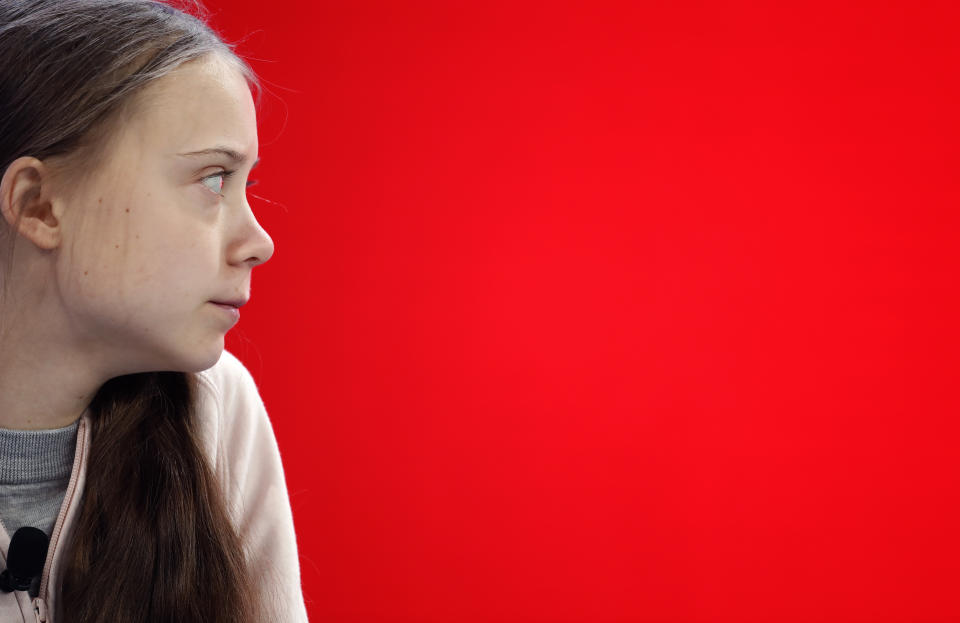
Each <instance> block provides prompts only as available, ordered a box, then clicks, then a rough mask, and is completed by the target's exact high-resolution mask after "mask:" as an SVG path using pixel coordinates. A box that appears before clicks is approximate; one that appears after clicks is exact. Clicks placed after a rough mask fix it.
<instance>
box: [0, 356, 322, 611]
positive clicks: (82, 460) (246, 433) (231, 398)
mask: <svg viewBox="0 0 960 623" xmlns="http://www.w3.org/2000/svg"><path fill="white" fill-rule="evenodd" d="M199 377H200V379H201V381H200V397H199V399H200V403H199V406H200V408H199V414H200V420H201V423H202V429H201V430H202V431H203V433H202V438H203V441H204V445H205V450H206V453H207V456H208V457H210V459H211V465H212V466H213V469H214V473H215V474H216V475H217V477H218V479H219V481H220V483H221V485H222V486H223V488H224V493H225V495H226V499H227V502H228V506H229V510H230V513H231V515H232V517H233V519H234V525H235V526H237V528H238V530H239V533H240V537H241V538H242V539H243V541H244V543H245V544H246V547H247V548H248V549H247V551H248V555H249V558H248V561H249V562H250V564H251V565H252V568H253V569H254V570H255V573H257V574H258V576H259V577H260V578H261V580H260V582H259V583H258V585H259V586H260V587H262V590H263V591H264V595H263V599H264V604H265V605H266V607H267V610H268V612H270V613H271V618H270V621H271V622H276V623H302V622H306V621H307V611H306V606H305V604H304V599H303V592H302V590H301V588H300V564H299V560H298V558H297V542H296V536H295V534H294V530H293V514H292V512H291V509H290V498H289V496H288V495H287V486H286V482H285V480H284V475H283V465H282V463H281V461H280V451H279V449H278V447H277V441H276V438H275V437H274V434H273V428H272V426H271V424H270V419H269V418H268V416H267V411H266V409H265V408H264V405H263V400H262V399H261V398H260V393H259V392H258V391H257V386H256V384H255V382H254V380H253V377H252V376H251V375H250V372H249V371H248V370H247V369H246V368H245V367H244V365H243V364H242V363H241V362H240V360H238V359H237V358H236V357H235V356H233V355H232V354H231V353H230V352H228V351H223V355H222V356H221V357H220V360H219V361H218V362H217V364H216V365H214V366H213V367H212V368H210V369H208V370H204V371H203V372H200V373H199ZM89 431H90V415H89V413H88V412H85V413H84V414H83V415H82V416H81V418H80V423H79V426H78V428H77V448H76V454H75V456H74V461H73V472H72V474H71V476H70V484H69V485H67V492H66V495H65V496H64V500H63V505H62V506H61V507H60V515H59V516H58V517H57V521H56V524H55V525H54V528H53V533H52V535H51V537H50V546H49V549H48V551H47V562H46V565H45V566H44V570H43V578H42V583H41V585H40V594H39V596H38V597H36V598H33V599H31V597H30V596H29V595H28V594H27V592H26V591H15V592H12V593H3V592H0V621H2V622H3V623H7V622H8V621H9V622H14V621H22V622H24V623H26V622H46V623H51V622H52V623H60V621H62V620H63V618H62V616H61V613H60V612H59V611H58V610H57V605H58V604H57V601H56V598H57V595H56V591H54V590H53V587H55V586H59V585H60V581H61V575H60V574H61V572H62V571H61V570H62V567H63V564H64V563H63V556H64V551H65V550H66V544H67V543H68V542H69V540H70V537H71V529H72V527H73V524H74V522H75V521H76V518H77V513H78V511H79V507H80V499H81V496H82V495H83V485H84V480H85V476H86V469H87V460H88V457H89ZM9 546H10V535H9V534H7V533H6V531H5V530H4V529H3V527H2V526H0V550H2V554H3V561H4V568H6V559H7V549H8V547H9Z"/></svg>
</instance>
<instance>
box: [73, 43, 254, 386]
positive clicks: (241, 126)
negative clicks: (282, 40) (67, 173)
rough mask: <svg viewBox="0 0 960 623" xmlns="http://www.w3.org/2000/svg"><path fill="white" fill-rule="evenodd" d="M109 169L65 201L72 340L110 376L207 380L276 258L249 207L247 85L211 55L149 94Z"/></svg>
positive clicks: (100, 168)
mask: <svg viewBox="0 0 960 623" xmlns="http://www.w3.org/2000/svg"><path fill="white" fill-rule="evenodd" d="M138 102H139V103H137V104H136V105H135V106H134V108H133V109H132V111H131V112H130V113H129V118H128V121H127V122H126V123H125V124H124V125H123V126H122V127H121V128H120V130H119V132H118V134H117V137H116V138H115V140H114V142H113V143H112V146H111V147H110V148H109V149H108V152H107V154H106V156H105V159H104V160H103V161H102V163H101V164H99V165H97V168H96V169H95V170H92V171H89V172H87V177H86V178H84V180H83V181H82V182H81V183H80V186H79V187H77V188H75V189H68V191H67V192H66V193H65V194H64V195H62V197H63V201H64V205H63V215H64V216H63V221H64V227H63V236H64V239H63V245H62V246H61V248H60V249H58V253H60V257H59V258H58V262H57V268H56V271H57V275H56V278H57V289H58V293H59V295H60V297H61V303H62V306H63V310H64V313H65V315H66V318H67V322H68V324H69V325H70V326H69V331H70V334H71V335H73V336H75V338H76V339H77V340H78V341H79V345H80V346H83V347H87V348H89V349H91V350H90V351H89V352H91V353H98V354H107V358H106V361H109V363H110V365H111V366H116V370H113V372H115V373H116V374H129V373H133V372H136V371H148V370H180V371H199V370H203V369H206V368H208V367H210V366H212V365H213V364H214V363H216V361H217V360H218V358H219V357H220V354H221V351H222V349H223V338H224V335H225V333H226V332H227V331H228V330H229V329H230V328H231V327H232V326H233V325H234V324H235V323H236V320H235V318H234V317H233V316H232V315H231V314H229V313H228V312H227V311H225V310H223V309H222V308H220V307H218V306H216V305H214V304H213V303H211V301H232V300H238V299H239V300H246V299H247V298H248V297H249V294H250V280H251V270H252V269H253V267H254V266H257V265H259V264H262V263H263V262H266V261H267V260H268V259H269V258H270V256H271V255H272V254H273V241H272V240H271V239H270V236H268V235H267V233H266V232H265V231H264V230H263V228H261V227H260V225H259V224H258V222H257V220H256V218H255V217H254V215H253V213H252V212H251V209H250V205H249V204H248V203H247V198H246V182H247V177H248V175H249V173H250V169H251V168H252V167H253V166H254V164H255V162H256V160H257V150H258V142H257V127H256V111H255V107H254V104H253V98H252V96H251V94H250V89H249V87H248V86H247V83H246V81H245V80H244V78H243V77H242V75H241V74H240V72H239V71H238V70H237V69H235V68H234V67H233V66H232V65H230V64H228V63H227V62H226V61H225V60H223V59H221V58H219V57H216V56H213V57H209V58H206V59H201V60H197V61H193V62H189V63H185V64H184V65H182V66H181V67H179V68H178V69H177V70H175V71H174V72H173V73H171V74H169V75H167V76H165V77H164V78H161V79H159V80H157V81H156V82H155V83H153V84H151V85H149V86H148V87H147V88H146V89H145V90H144V91H143V92H142V93H141V95H140V97H139V99H138Z"/></svg>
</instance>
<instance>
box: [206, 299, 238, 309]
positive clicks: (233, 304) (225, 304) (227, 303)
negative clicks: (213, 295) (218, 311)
mask: <svg viewBox="0 0 960 623" xmlns="http://www.w3.org/2000/svg"><path fill="white" fill-rule="evenodd" d="M210 302H211V303H213V304H214V305H221V306H223V307H234V308H237V309H239V308H241V307H243V306H244V305H246V304H247V301H246V300H244V299H237V300H234V301H210Z"/></svg>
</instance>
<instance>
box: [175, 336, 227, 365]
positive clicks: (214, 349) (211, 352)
mask: <svg viewBox="0 0 960 623" xmlns="http://www.w3.org/2000/svg"><path fill="white" fill-rule="evenodd" d="M223 348H224V346H223V338H220V339H219V340H217V341H216V343H215V344H214V343H210V344H205V345H203V348H202V349H201V348H200V346H199V345H198V346H197V351H196V352H194V353H191V354H190V355H184V356H183V357H182V358H181V364H180V366H178V369H179V370H181V371H182V372H203V371H204V370H207V369H209V368H212V367H213V366H215V365H216V364H217V362H218V361H220V356H221V355H223Z"/></svg>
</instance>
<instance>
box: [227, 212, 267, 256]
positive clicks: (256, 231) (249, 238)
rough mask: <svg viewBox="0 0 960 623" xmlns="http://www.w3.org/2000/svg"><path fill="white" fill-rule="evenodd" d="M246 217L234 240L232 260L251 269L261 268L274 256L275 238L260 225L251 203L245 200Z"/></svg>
mask: <svg viewBox="0 0 960 623" xmlns="http://www.w3.org/2000/svg"><path fill="white" fill-rule="evenodd" d="M243 204H244V208H246V210H245V216H246V218H244V220H243V224H242V226H241V230H240V232H239V233H238V235H237V237H236V239H235V240H234V252H233V253H232V254H231V255H232V258H231V259H232V260H234V262H235V263H244V264H246V265H247V266H249V267H250V268H253V267H254V266H259V265H260V264H263V263H264V262H266V261H267V260H269V259H270V258H271V257H272V256H273V251H274V247H273V238H271V237H270V234H268V233H267V231H266V230H265V229H264V228H263V227H262V226H261V225H260V223H259V221H257V217H256V216H254V214H253V211H252V210H251V209H250V204H249V202H247V201H246V199H244V202H243Z"/></svg>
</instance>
